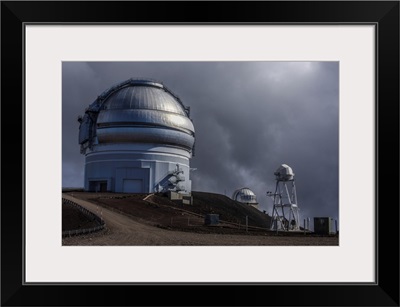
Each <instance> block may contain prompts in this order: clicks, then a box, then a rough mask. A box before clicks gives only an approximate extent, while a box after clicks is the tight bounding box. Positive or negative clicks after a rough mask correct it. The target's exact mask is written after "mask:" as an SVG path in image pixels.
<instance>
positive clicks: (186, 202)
mask: <svg viewBox="0 0 400 307" xmlns="http://www.w3.org/2000/svg"><path fill="white" fill-rule="evenodd" d="M182 204H184V205H191V204H193V197H192V196H191V195H183V196H182Z"/></svg>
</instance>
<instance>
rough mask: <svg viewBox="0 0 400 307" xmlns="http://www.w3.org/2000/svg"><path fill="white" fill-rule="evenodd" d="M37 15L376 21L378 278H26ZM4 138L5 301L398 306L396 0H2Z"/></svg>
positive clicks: (76, 19)
mask: <svg viewBox="0 0 400 307" xmlns="http://www.w3.org/2000/svg"><path fill="white" fill-rule="evenodd" d="M133 11H134V12H135V14H134V15H133V14H132V12H133ZM182 12H187V13H186V14H182ZM30 22H35V23H43V24H49V23H50V24H51V23H60V24H63V23H65V24H69V23H93V24H97V23H99V24H100V23H104V22H109V23H138V24H140V23H165V24H190V23H196V24H203V23H211V24H228V25H229V24H246V23H259V24H268V23H272V24H273V23H277V24H347V25H348V24H372V25H375V26H376V50H375V51H376V89H377V90H376V118H375V122H376V149H375V150H376V151H375V154H376V166H375V167H376V182H375V187H376V193H375V195H376V226H377V232H376V242H377V250H376V269H377V270H376V283H374V284H352V283H340V284H324V283H321V284H279V283H277V284H262V283H254V284H253V283H252V284H240V283H233V284H218V283H206V284H196V283H187V284H157V283H153V284H135V285H130V284H115V285H113V284H107V283H104V284H96V285H93V284H89V285H85V284H68V285H62V284H61V285H58V284H55V285H53V284H40V285H31V284H30V285H27V284H25V283H24V277H23V272H24V256H23V252H24V241H23V225H24V222H25V220H24V216H23V206H24V201H25V196H24V187H25V184H26V182H25V179H24V157H25V156H24V142H25V138H24V117H23V114H24V86H25V84H24V43H23V42H24V24H26V23H30ZM1 145H2V150H1V162H2V163H1V173H2V174H1V175H2V176H1V177H2V180H1V304H2V306H211V305H224V306H225V305H226V306H229V305H230V306H399V195H398V194H399V193H398V187H399V181H398V179H399V174H398V171H399V2H398V1H293V2H291V1H254V2H251V1H248V2H241V1H221V2H219V1H213V2H211V1H199V2H197V1H187V2H183V1H176V2H168V1H160V2H155V1H121V2H119V1H98V2H97V1H88V2H84V1H29V2H28V1H27V2H25V1H2V2H1ZM391 191H392V192H391ZM387 206H390V214H391V217H390V220H389V221H388V216H387V215H386V214H384V212H386V211H384V210H383V209H384V207H387ZM327 265H329V264H327ZM344 265H345V264H344ZM148 291H150V293H151V295H149V292H148ZM289 293H290V295H288V294H289ZM188 297H189V298H188Z"/></svg>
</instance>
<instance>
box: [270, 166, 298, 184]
mask: <svg viewBox="0 0 400 307" xmlns="http://www.w3.org/2000/svg"><path fill="white" fill-rule="evenodd" d="M274 175H275V176H276V180H279V181H291V180H293V179H294V173H293V170H292V168H291V167H290V166H289V165H287V164H282V165H281V166H279V168H278V169H277V170H276V171H275V173H274Z"/></svg>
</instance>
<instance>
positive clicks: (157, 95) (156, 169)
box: [78, 79, 195, 194]
mask: <svg viewBox="0 0 400 307" xmlns="http://www.w3.org/2000/svg"><path fill="white" fill-rule="evenodd" d="M78 121H79V123H80V126H79V144H80V148H81V153H82V154H84V155H85V179H84V187H85V190H86V191H92V192H99V191H101V192H105V191H108V192H118V193H152V192H166V191H175V192H178V193H183V194H189V193H190V192H191V180H190V166H189V160H190V158H191V157H192V154H193V150H194V142H195V131H194V127H193V123H192V120H191V119H190V108H188V107H185V106H184V105H183V103H182V101H181V100H180V99H179V97H178V96H176V95H175V94H174V93H172V92H171V91H170V90H169V89H168V88H166V87H165V86H164V85H163V84H161V83H159V82H155V81H152V80H142V79H129V80H127V81H124V82H121V83H119V84H117V85H115V86H113V87H111V88H109V89H108V90H106V91H104V92H103V93H102V94H101V95H100V96H98V97H97V99H96V100H95V101H94V102H93V103H92V104H90V105H89V107H88V108H87V109H86V110H85V114H84V115H83V116H81V117H79V118H78Z"/></svg>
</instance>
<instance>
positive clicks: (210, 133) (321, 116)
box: [62, 62, 339, 220]
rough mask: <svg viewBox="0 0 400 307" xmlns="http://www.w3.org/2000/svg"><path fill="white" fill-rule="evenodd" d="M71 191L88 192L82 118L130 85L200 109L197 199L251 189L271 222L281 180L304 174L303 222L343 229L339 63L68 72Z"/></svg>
mask: <svg viewBox="0 0 400 307" xmlns="http://www.w3.org/2000/svg"><path fill="white" fill-rule="evenodd" d="M62 68H63V69H62V74H63V76H62V77H63V78H62V104H63V105H62V111H63V114H62V120H63V122H62V146H63V147H62V154H63V156H62V175H63V177H62V184H63V187H83V178H84V173H83V170H84V156H83V155H81V154H80V152H79V149H80V147H79V144H78V131H79V123H78V121H77V118H78V116H79V115H83V114H84V111H85V108H87V107H88V106H89V104H91V103H92V102H93V101H94V100H95V99H96V97H97V96H98V95H100V94H101V93H102V92H103V91H104V90H106V89H108V88H109V87H110V86H112V85H115V84H116V83H119V82H121V81H125V80H127V79H129V78H151V79H156V80H158V81H160V82H162V83H163V84H165V85H166V86H167V87H168V88H169V89H170V90H171V91H172V92H174V93H175V94H176V95H178V96H179V97H180V98H181V100H182V102H183V103H184V104H185V105H186V106H190V108H191V118H192V120H193V124H194V127H195V131H196V148H195V150H196V151H195V156H194V157H193V158H192V159H191V162H190V166H191V167H192V168H197V170H195V171H193V172H192V173H191V179H192V190H193V191H207V192H213V193H220V194H226V195H227V196H229V197H231V196H232V193H233V192H234V190H236V189H238V188H241V187H248V188H250V189H251V190H253V191H254V193H255V194H256V195H257V200H258V202H259V203H260V210H261V211H262V210H266V211H267V213H269V214H271V213H272V205H273V202H272V199H271V198H268V197H267V196H266V192H267V191H274V189H275V184H276V181H275V176H274V174H273V173H274V171H275V170H276V169H277V168H278V167H279V166H280V165H281V164H283V163H285V164H288V165H289V166H290V167H292V169H293V171H294V173H295V183H296V188H297V200H298V205H299V208H300V218H301V220H303V218H306V217H311V218H312V217H317V216H329V217H333V218H334V219H338V208H339V204H338V196H339V195H338V194H339V190H338V180H339V177H338V176H339V172H338V171H339V169H338V167H339V156H338V151H339V63H338V62H64V63H63V66H62Z"/></svg>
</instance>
